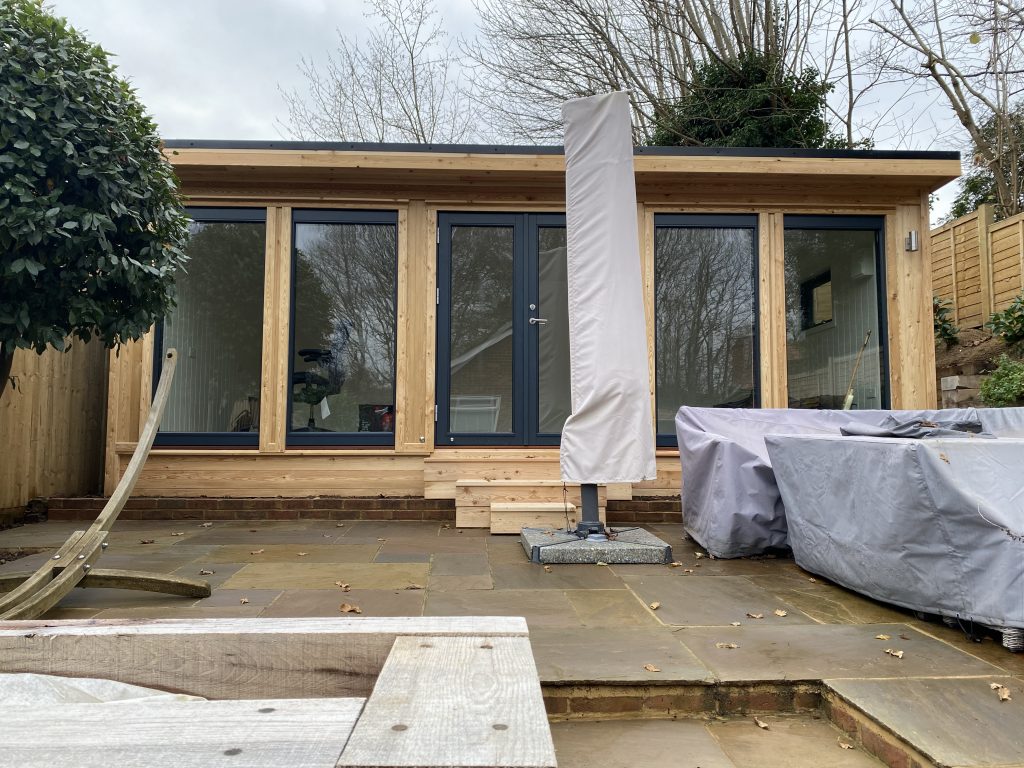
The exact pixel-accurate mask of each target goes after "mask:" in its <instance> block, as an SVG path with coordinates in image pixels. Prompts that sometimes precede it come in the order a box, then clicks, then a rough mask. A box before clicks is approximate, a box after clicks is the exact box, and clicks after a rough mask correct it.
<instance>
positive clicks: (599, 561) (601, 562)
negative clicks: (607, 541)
mask: <svg viewBox="0 0 1024 768" xmlns="http://www.w3.org/2000/svg"><path fill="white" fill-rule="evenodd" d="M597 565H608V563H606V562H604V561H603V560H598V561H597Z"/></svg>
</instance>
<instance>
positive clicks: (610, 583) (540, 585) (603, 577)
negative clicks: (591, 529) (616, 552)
mask: <svg viewBox="0 0 1024 768" xmlns="http://www.w3.org/2000/svg"><path fill="white" fill-rule="evenodd" d="M548 568H549V569H550V570H545V569H544V567H543V566H542V565H538V564H537V563H530V562H524V563H494V564H492V565H491V574H492V575H493V577H494V588H495V589H624V588H625V586H624V584H623V583H622V580H621V579H620V578H619V577H618V576H616V575H615V574H614V573H612V572H611V571H610V570H609V569H608V567H607V566H603V565H550V566H548Z"/></svg>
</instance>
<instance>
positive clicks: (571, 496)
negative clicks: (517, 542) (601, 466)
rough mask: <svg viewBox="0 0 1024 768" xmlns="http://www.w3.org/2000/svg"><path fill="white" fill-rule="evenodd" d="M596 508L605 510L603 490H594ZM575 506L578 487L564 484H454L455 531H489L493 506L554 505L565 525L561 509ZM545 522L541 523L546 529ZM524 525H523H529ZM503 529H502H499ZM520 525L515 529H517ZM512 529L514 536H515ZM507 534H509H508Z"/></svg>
mask: <svg viewBox="0 0 1024 768" xmlns="http://www.w3.org/2000/svg"><path fill="white" fill-rule="evenodd" d="M597 495H598V502H597V503H598V504H599V505H600V506H601V507H604V506H605V503H606V499H607V491H606V489H605V487H604V486H598V490H597ZM566 502H568V503H569V504H570V505H575V506H579V504H580V487H579V486H578V485H569V484H564V483H563V482H562V481H561V480H549V479H543V478H541V479H538V478H532V479H529V480H527V479H521V478H517V479H513V480H487V479H481V478H463V479H460V480H457V481H455V525H456V526H457V527H459V528H491V530H492V531H494V526H493V525H492V524H491V510H492V505H494V504H515V503H529V504H533V505H536V504H549V503H550V504H556V505H557V506H558V509H559V510H563V512H562V513H560V514H561V515H562V523H560V525H565V522H564V519H565V515H564V505H565V503H566ZM549 519H550V516H549V518H545V521H544V522H543V523H542V521H541V520H539V519H538V520H537V521H536V522H537V523H538V524H541V523H542V524H543V525H547V524H548V522H547V521H548V520H549ZM533 524H534V523H533V522H527V523H524V524H523V525H533ZM500 527H505V526H500ZM521 527H522V525H520V526H519V528H521ZM519 528H516V530H515V532H516V533H518V532H519ZM508 532H511V531H508Z"/></svg>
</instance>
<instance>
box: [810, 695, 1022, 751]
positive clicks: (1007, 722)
mask: <svg viewBox="0 0 1024 768" xmlns="http://www.w3.org/2000/svg"><path fill="white" fill-rule="evenodd" d="M827 683H828V685H829V686H830V687H831V688H832V689H833V690H834V691H835V692H836V693H838V694H839V695H841V696H842V697H843V698H844V699H846V700H847V701H848V702H849V703H851V704H852V705H853V706H855V707H856V708H857V709H859V710H860V711H861V712H863V713H865V714H866V715H868V716H869V717H871V718H872V719H874V720H876V721H878V722H881V723H884V724H885V726H886V728H888V729H889V730H892V731H894V732H896V733H898V734H899V735H900V737H902V738H903V739H904V740H905V741H907V742H908V743H910V744H911V746H913V747H914V748H916V749H917V750H918V751H919V752H921V753H922V754H923V755H925V756H926V757H928V758H930V759H932V760H934V761H935V762H936V763H937V764H939V765H942V766H977V767H980V766H1014V765H1016V766H1020V765H1024V680H1022V679H1020V678H1008V677H998V676H993V677H986V678H969V679H945V680H829V681H827ZM989 683H1000V684H1002V685H1005V686H1007V688H1009V689H1010V695H1011V697H1012V698H1011V700H1009V701H1000V700H999V697H998V696H997V695H996V693H995V691H993V690H992V689H991V688H990V686H989Z"/></svg>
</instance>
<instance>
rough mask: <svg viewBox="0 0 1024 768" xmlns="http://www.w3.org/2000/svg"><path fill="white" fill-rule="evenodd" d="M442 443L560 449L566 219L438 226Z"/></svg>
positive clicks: (565, 395)
mask: <svg viewBox="0 0 1024 768" xmlns="http://www.w3.org/2000/svg"><path fill="white" fill-rule="evenodd" d="M438 227H439V228H438V295H437V300H438V341H437V351H438V355H437V357H438V368H437V422H438V427H437V435H438V444H439V445H557V444H558V440H559V436H560V433H561V429H562V424H563V423H564V421H565V418H566V416H568V414H569V346H568V345H569V336H568V311H567V308H566V302H567V299H566V277H565V275H566V271H565V269H566V268H565V219H564V216H562V215H561V214H544V215H535V214H510V213H497V214H495V213H444V214H441V215H440V216H439V219H438Z"/></svg>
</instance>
